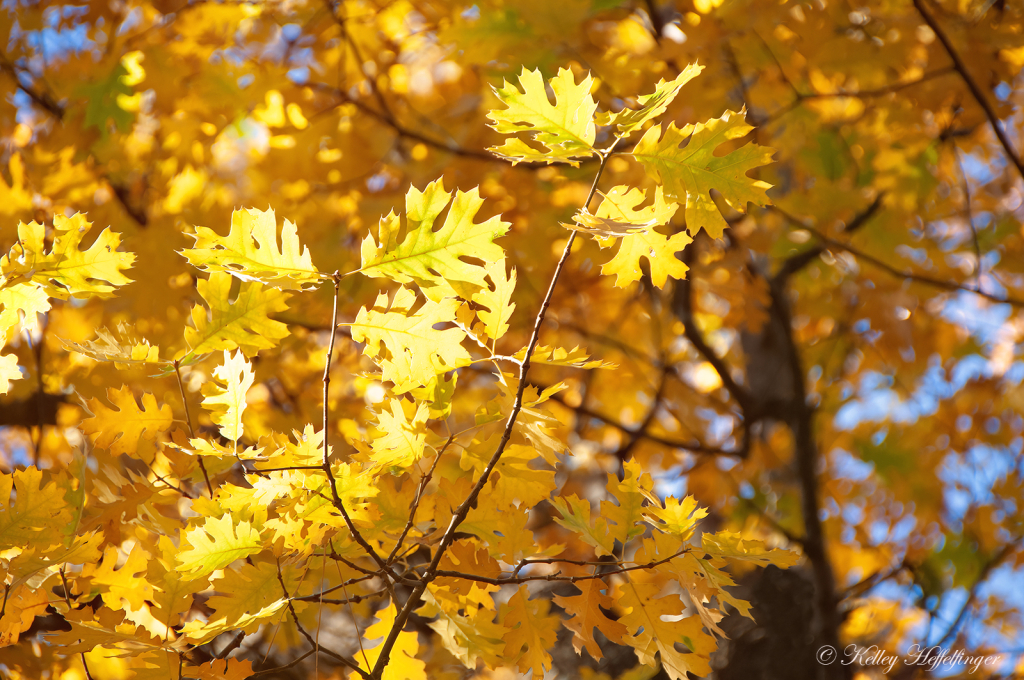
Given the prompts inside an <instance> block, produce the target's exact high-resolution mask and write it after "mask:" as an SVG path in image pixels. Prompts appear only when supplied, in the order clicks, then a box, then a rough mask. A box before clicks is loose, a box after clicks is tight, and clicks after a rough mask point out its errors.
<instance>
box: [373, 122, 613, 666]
mask: <svg viewBox="0 0 1024 680" xmlns="http://www.w3.org/2000/svg"><path fill="white" fill-rule="evenodd" d="M619 141H620V138H619V137H616V138H615V141H614V142H612V144H611V145H610V146H609V147H608V148H607V149H604V150H599V151H598V152H597V153H598V155H599V156H600V157H601V164H600V165H599V166H598V168H597V174H595V175H594V182H593V184H592V185H591V186H590V193H589V194H588V195H587V200H586V201H584V203H583V207H584V208H586V207H588V206H589V205H590V202H591V201H592V200H593V199H594V195H595V194H596V193H597V185H598V182H599V181H600V180H601V175H602V174H603V173H604V169H605V166H606V165H607V163H608V157H609V156H610V155H611V154H612V152H613V151H614V149H615V146H616V145H617V144H618V143H619ZM575 241H576V232H575V231H574V232H571V233H570V234H569V238H568V239H567V240H566V242H565V248H564V249H563V250H562V256H561V258H559V260H558V264H557V265H556V266H555V271H554V273H552V275H551V282H550V283H549V284H548V290H547V293H546V294H545V295H544V299H543V301H542V302H541V305H540V309H539V310H538V311H537V316H536V318H535V320H534V323H533V332H532V333H531V334H530V342H529V344H528V345H527V347H526V354H525V355H524V357H523V361H522V363H521V364H520V365H519V387H518V389H517V390H516V397H515V401H514V402H513V405H512V412H511V413H509V416H508V420H506V421H505V430H504V432H503V433H502V435H501V441H500V442H499V443H498V448H497V449H496V450H495V451H494V454H493V455H492V456H491V459H490V460H489V461H488V462H487V466H486V467H485V468H484V470H483V472H482V473H481V474H480V478H479V479H478V480H477V482H476V484H475V485H474V486H473V489H472V490H471V491H470V492H469V496H467V497H466V500H464V501H463V502H462V504H461V505H459V507H458V509H457V510H456V512H455V514H454V515H453V516H452V519H451V523H450V524H449V525H448V529H447V530H446V531H445V532H444V535H443V536H442V537H441V543H440V545H438V546H437V551H436V552H435V553H434V557H433V559H432V560H431V561H430V564H429V566H428V567H427V570H426V572H424V574H423V577H422V579H421V580H420V582H419V583H418V584H417V585H416V587H415V588H413V591H412V593H410V595H409V599H408V600H406V602H405V606H403V607H402V610H401V611H400V612H399V613H398V616H397V617H396V618H395V623H394V625H393V626H392V627H391V630H390V631H389V632H388V637H387V639H386V640H385V641H384V644H383V645H382V646H381V651H380V656H379V657H378V659H377V663H376V665H375V666H374V667H373V671H372V672H371V674H370V677H371V678H372V680H380V679H381V678H382V677H383V675H384V669H385V668H386V667H387V665H388V661H389V660H390V658H391V650H392V649H394V646H395V643H396V642H397V641H398V635H399V633H401V632H402V629H403V628H404V627H405V624H406V622H407V621H408V620H409V616H410V615H411V614H412V612H413V610H414V609H415V608H416V607H418V606H419V604H420V602H422V599H423V593H424V592H425V591H426V589H427V584H429V583H430V582H431V581H433V580H434V578H436V576H437V574H438V567H439V565H440V563H441V558H442V557H444V554H445V552H446V551H447V550H448V547H449V546H450V545H451V544H452V542H453V541H454V540H455V534H456V532H457V531H458V528H459V526H460V525H461V524H462V523H463V522H464V521H465V520H466V517H468V516H469V511H470V510H471V509H472V508H475V507H476V503H477V499H478V498H479V497H480V493H481V492H482V491H483V488H484V486H485V485H486V484H487V480H488V479H489V478H490V476H491V473H492V472H493V471H494V468H495V467H496V466H497V465H498V461H499V460H501V456H502V454H503V453H504V452H505V447H506V446H508V443H509V440H510V439H511V438H512V430H513V428H514V427H515V424H516V419H517V418H518V417H519V413H520V411H522V409H523V395H524V394H525V393H526V376H527V373H528V372H529V370H530V358H531V356H532V355H533V350H534V349H535V348H536V347H537V343H538V341H539V340H540V329H541V326H543V324H544V318H545V316H547V312H548V308H549V307H550V306H551V300H552V298H553V297H554V293H555V286H556V284H557V283H558V279H559V277H560V276H561V274H562V271H563V270H564V269H565V264H566V262H568V260H569V254H570V253H571V252H572V246H573V243H574V242H575Z"/></svg>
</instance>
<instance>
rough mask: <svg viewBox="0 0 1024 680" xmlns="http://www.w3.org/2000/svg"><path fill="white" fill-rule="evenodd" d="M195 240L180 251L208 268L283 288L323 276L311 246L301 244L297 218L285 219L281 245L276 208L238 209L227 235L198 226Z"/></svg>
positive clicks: (308, 284)
mask: <svg viewBox="0 0 1024 680" xmlns="http://www.w3.org/2000/svg"><path fill="white" fill-rule="evenodd" d="M195 240H196V243H195V247H194V248H190V249H188V250H183V251H181V254H182V255H184V256H185V258H186V259H187V260H188V261H189V262H190V263H191V264H192V265H193V266H195V267H197V268H199V269H202V270H203V271H206V272H211V273H212V272H225V273H227V274H231V275H232V276H235V277H237V278H239V279H241V280H243V281H258V282H260V283H263V284H265V285H267V286H271V287H273V288H278V289H282V290H299V289H302V288H310V287H312V286H315V285H316V284H317V282H318V281H319V280H320V278H321V277H320V273H319V272H318V271H317V269H316V267H315V266H313V261H312V259H311V258H310V256H309V249H308V248H306V247H304V246H301V245H300V244H299V237H298V235H297V232H296V228H295V223H294V222H290V221H289V220H285V221H284V226H283V227H282V229H281V243H280V248H279V247H278V236H277V220H276V219H275V217H274V211H273V210H255V209H253V208H248V209H245V210H235V211H234V212H232V213H231V229H230V230H229V231H228V235H227V236H220V235H218V234H217V232H215V231H214V230H212V229H209V228H207V227H196V233H195Z"/></svg>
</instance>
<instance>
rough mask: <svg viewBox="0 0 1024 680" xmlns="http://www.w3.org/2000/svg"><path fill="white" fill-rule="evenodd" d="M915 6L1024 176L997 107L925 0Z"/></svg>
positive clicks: (917, 0)
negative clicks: (997, 112) (954, 46)
mask: <svg viewBox="0 0 1024 680" xmlns="http://www.w3.org/2000/svg"><path fill="white" fill-rule="evenodd" d="M914 7H916V8H917V12H918V14H920V15H921V18H922V19H924V22H925V23H926V24H928V27H929V28H931V29H932V32H933V33H935V37H937V38H938V39H939V42H940V43H942V46H943V47H944V48H945V50H946V54H948V55H949V58H950V59H952V60H953V68H955V69H956V72H957V73H959V74H960V77H961V78H963V80H964V82H965V83H966V84H967V89H969V90H970V91H971V94H972V95H974V100H975V101H976V102H978V105H979V106H980V107H981V108H982V110H983V111H984V112H985V116H986V117H987V118H988V122H989V123H990V124H991V125H992V129H993V130H994V131H995V133H996V137H997V138H998V139H999V143H1000V144H1002V145H1003V150H1004V151H1006V155H1007V157H1008V158H1009V159H1010V161H1011V162H1012V163H1013V164H1014V165H1015V166H1017V172H1019V173H1020V176H1021V177H1024V162H1022V161H1021V158H1020V156H1019V155H1017V152H1016V151H1015V150H1014V148H1013V145H1012V144H1011V143H1010V138H1009V137H1007V136H1006V130H1004V129H1003V125H1002V123H1000V122H999V117H998V116H997V115H996V112H995V109H993V108H992V105H991V104H989V102H988V98H987V97H986V96H985V93H984V92H982V90H981V87H980V86H979V85H978V83H977V81H975V80H974V77H973V76H972V75H971V73H970V71H968V70H967V66H966V65H965V64H964V62H963V60H962V59H961V58H960V55H959V54H958V53H957V51H956V50H955V49H953V43H951V42H950V41H949V36H947V35H946V32H945V31H944V30H942V27H941V26H939V24H938V22H937V21H935V17H933V16H932V15H931V13H930V12H928V10H926V9H925V8H924V2H923V0H914Z"/></svg>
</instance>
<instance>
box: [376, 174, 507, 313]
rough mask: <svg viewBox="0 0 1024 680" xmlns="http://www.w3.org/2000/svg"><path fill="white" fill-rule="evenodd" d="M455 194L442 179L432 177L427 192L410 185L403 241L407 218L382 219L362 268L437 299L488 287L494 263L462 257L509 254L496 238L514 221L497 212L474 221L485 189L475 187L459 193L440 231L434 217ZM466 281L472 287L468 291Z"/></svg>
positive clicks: (489, 259)
mask: <svg viewBox="0 0 1024 680" xmlns="http://www.w3.org/2000/svg"><path fill="white" fill-rule="evenodd" d="M451 196H452V195H451V194H450V193H448V192H446V191H445V190H444V184H443V183H442V181H441V180H437V181H436V182H431V183H430V184H428V185H427V187H426V188H425V189H424V190H423V191H422V192H421V191H419V190H418V189H416V187H410V189H409V191H408V193H407V194H406V196H405V214H406V229H405V233H404V236H403V237H402V239H401V240H399V235H400V232H401V222H400V220H399V218H398V216H397V215H395V214H394V213H391V214H389V215H388V216H387V217H384V218H382V219H381V221H380V226H379V227H378V240H375V239H374V238H373V235H372V234H370V235H367V236H366V238H365V239H363V243H362V268H361V269H360V271H361V272H362V273H363V274H366V275H367V276H371V277H374V278H380V277H385V278H389V279H394V280H395V281H398V282H400V283H410V282H415V283H417V284H419V286H420V287H421V288H422V290H423V293H424V294H425V295H426V296H427V297H428V298H430V299H432V300H434V301H438V300H440V299H441V298H442V297H445V296H447V295H452V294H454V292H459V293H466V292H468V294H472V293H473V292H475V291H476V290H479V289H481V288H485V287H486V286H487V282H486V281H485V279H484V277H485V276H486V275H487V274H488V273H489V270H488V268H487V267H486V266H480V265H476V264H470V263H467V262H464V261H462V260H461V259H460V258H463V257H467V256H471V257H474V258H476V259H479V260H483V261H485V262H492V261H497V260H502V259H504V256H505V253H504V251H503V250H502V249H501V246H498V245H497V244H495V243H494V239H496V238H498V237H499V236H503V235H504V234H505V233H506V232H507V231H508V228H509V226H510V225H509V224H508V223H507V222H502V221H501V218H499V217H497V216H495V217H492V218H490V219H489V220H486V221H485V222H480V223H474V222H473V218H474V217H476V214H477V212H478V211H479V210H480V206H482V205H483V199H482V198H480V192H479V190H477V189H471V190H470V191H468V192H462V191H457V192H456V193H455V200H454V201H452V202H451V207H450V208H449V209H448V214H447V216H446V217H445V220H444V224H443V225H442V226H441V228H440V229H437V230H436V231H435V229H434V222H435V221H436V220H437V218H438V216H439V215H440V214H441V212H442V211H443V210H444V209H445V207H446V206H448V204H449V201H451ZM453 286H454V291H453V288H452V287H453ZM466 286H468V291H465V290H463V289H464V288H466Z"/></svg>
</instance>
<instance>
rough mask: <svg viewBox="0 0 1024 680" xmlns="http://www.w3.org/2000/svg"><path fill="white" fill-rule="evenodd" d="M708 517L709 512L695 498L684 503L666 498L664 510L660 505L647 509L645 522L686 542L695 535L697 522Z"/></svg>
mask: <svg viewBox="0 0 1024 680" xmlns="http://www.w3.org/2000/svg"><path fill="white" fill-rule="evenodd" d="M707 516H708V511H707V510H706V509H705V508H702V507H699V506H698V504H697V501H696V500H695V499H694V497H693V496H687V497H686V498H684V499H683V500H682V501H680V500H679V499H678V498H666V499H665V507H664V508H662V507H661V506H659V505H652V506H650V507H648V508H646V511H645V513H644V520H646V521H647V523H648V524H650V525H651V526H652V527H654V528H656V529H659V530H661V531H664V532H665V533H668V534H672V535H674V536H677V537H678V538H679V539H680V540H683V541H685V540H686V539H688V538H689V537H690V536H692V535H693V530H694V528H696V526H697V522H699V521H700V520H701V519H702V518H704V517H707Z"/></svg>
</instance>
